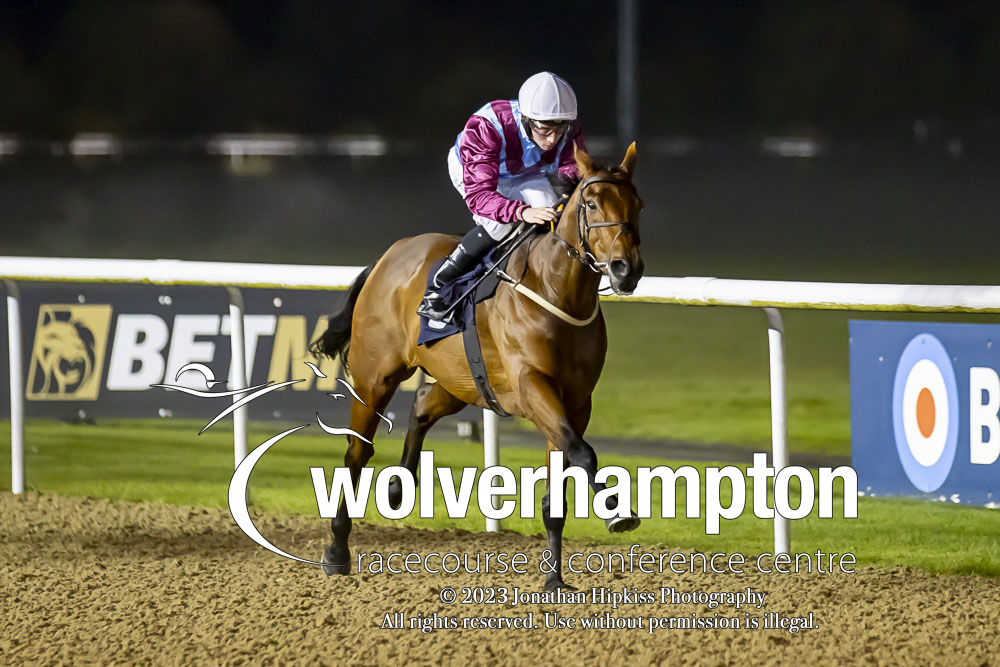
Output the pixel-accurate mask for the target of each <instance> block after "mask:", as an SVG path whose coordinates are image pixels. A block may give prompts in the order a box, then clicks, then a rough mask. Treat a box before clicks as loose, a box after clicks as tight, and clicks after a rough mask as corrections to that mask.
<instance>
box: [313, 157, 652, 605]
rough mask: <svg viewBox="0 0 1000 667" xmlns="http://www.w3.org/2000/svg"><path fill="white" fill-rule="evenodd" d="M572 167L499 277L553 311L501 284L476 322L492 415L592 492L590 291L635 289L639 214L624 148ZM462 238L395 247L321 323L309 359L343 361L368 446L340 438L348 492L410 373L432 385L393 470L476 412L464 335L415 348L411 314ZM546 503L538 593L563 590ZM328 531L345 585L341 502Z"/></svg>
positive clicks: (600, 320)
mask: <svg viewBox="0 0 1000 667" xmlns="http://www.w3.org/2000/svg"><path fill="white" fill-rule="evenodd" d="M574 157H575V160H576V164H577V167H578V168H579V174H580V179H581V180H580V182H579V183H578V185H577V186H576V188H575V190H574V191H573V193H572V195H571V197H570V199H569V201H568V202H567V204H566V205H565V207H564V208H563V211H562V214H561V215H560V217H559V220H558V223H557V224H556V225H555V228H554V229H553V230H551V231H549V232H547V233H542V234H537V235H535V236H534V237H533V238H532V239H531V241H530V242H528V243H523V244H522V245H521V246H519V247H518V248H517V249H516V250H515V251H514V252H513V254H512V255H511V258H510V261H509V263H508V266H507V271H506V272H507V274H508V275H509V276H521V277H520V278H519V281H518V282H520V284H521V285H523V286H524V287H527V288H528V289H530V290H533V291H534V292H535V293H536V295H540V296H541V297H542V299H544V300H545V301H546V302H548V305H549V306H550V308H548V309H547V308H543V307H542V306H541V305H540V304H539V303H536V302H535V301H533V300H530V299H529V298H526V297H525V296H524V295H523V294H522V293H519V292H518V291H517V290H516V289H515V288H514V287H513V286H512V285H511V284H508V283H506V282H503V283H501V284H500V286H499V287H498V289H497V291H496V294H495V295H494V297H493V298H492V299H490V300H487V301H484V302H482V303H479V304H478V305H477V306H476V313H475V314H476V323H477V326H478V329H479V337H480V341H481V345H482V354H483V359H484V361H485V363H486V367H487V372H488V376H489V379H490V383H491V385H492V387H493V390H494V393H495V397H496V399H497V401H498V402H499V404H500V406H501V407H502V409H503V410H505V411H507V412H508V413H510V414H513V415H517V416H521V417H524V418H527V419H529V420H530V421H532V422H533V423H534V424H535V425H536V426H537V427H538V429H539V431H540V432H541V433H543V434H544V435H545V438H546V440H547V449H546V455H545V457H546V465H548V461H549V454H550V453H551V452H553V451H556V450H559V451H561V452H563V454H564V456H565V459H566V461H567V463H568V465H574V466H579V467H581V468H583V469H584V471H585V472H586V474H587V479H588V482H589V484H590V486H591V488H592V489H593V490H594V492H595V493H597V492H598V491H600V490H602V489H604V488H605V485H604V484H602V483H599V482H597V481H596V480H595V475H596V474H597V455H596V453H595V452H594V449H593V447H591V446H590V445H589V444H588V443H587V442H586V441H585V440H584V439H583V434H584V431H585V430H586V429H587V425H588V423H589V421H590V414H591V407H592V394H593V391H594V388H595V387H596V385H597V381H598V378H599V377H600V375H601V370H602V368H603V366H604V359H605V354H606V352H607V330H606V327H605V323H604V316H603V313H601V311H600V302H599V294H598V287H599V283H600V279H601V275H602V274H603V275H606V276H607V277H608V278H609V281H610V285H611V289H612V290H613V291H614V292H615V293H616V294H619V295H622V294H630V293H631V292H632V291H634V289H635V287H636V284H637V283H638V281H639V278H640V277H641V276H642V272H643V268H644V266H643V261H642V258H641V256H640V253H639V229H638V221H639V211H640V210H641V208H642V202H641V200H640V198H639V195H638V193H637V192H636V189H635V186H634V185H633V184H632V178H633V176H634V174H635V168H636V162H637V151H636V145H635V143H634V142H633V143H632V145H631V146H629V148H628V150H627V152H626V154H625V157H624V159H623V160H622V162H621V164H620V165H616V166H605V167H602V166H598V165H595V164H594V163H593V162H592V160H591V158H590V156H589V155H587V153H586V152H585V151H583V150H582V149H579V148H575V150H574ZM458 238H459V237H457V236H453V235H445V234H423V235H420V236H416V237H411V238H405V239H402V240H399V241H397V242H396V243H395V244H393V245H392V246H391V247H390V248H389V249H388V250H387V251H386V252H385V253H384V254H383V255H382V256H381V257H380V258H379V259H378V260H377V261H376V262H375V263H374V264H372V265H370V266H369V267H367V268H366V269H365V270H364V271H362V272H361V274H360V275H359V276H358V278H357V279H356V280H355V282H354V283H353V284H352V286H351V287H350V289H349V291H348V293H347V299H346V301H345V303H344V305H343V306H342V309H341V310H340V311H339V312H337V313H335V314H334V315H332V316H330V318H329V320H328V323H329V326H328V328H327V330H326V332H325V333H324V334H323V335H322V336H321V337H320V338H318V339H317V340H315V341H313V343H312V344H311V346H310V349H311V350H312V352H313V354H315V355H317V356H319V355H321V354H323V355H327V356H329V357H331V358H333V357H334V356H336V355H339V356H340V357H341V359H342V361H343V362H344V365H345V366H346V367H347V368H348V369H349V371H350V373H351V377H352V378H353V383H354V388H355V391H356V392H357V394H358V397H359V398H360V399H361V401H354V402H353V404H352V408H351V430H352V431H354V432H355V433H356V434H359V435H361V436H363V438H364V439H361V438H358V437H355V436H353V435H349V436H348V438H347V440H348V448H347V452H346V454H345V455H344V464H345V466H346V467H347V468H349V469H350V473H351V476H352V480H353V482H354V485H355V488H356V487H357V481H358V476H359V474H360V470H361V468H362V467H363V466H365V464H366V463H367V462H368V460H369V459H370V458H371V457H372V456H373V455H374V453H375V449H374V446H373V444H371V441H372V439H373V437H374V435H375V431H376V428H377V426H378V423H379V419H380V417H379V414H380V413H381V412H383V411H384V410H385V408H386V406H387V405H388V403H389V399H390V398H391V397H392V395H393V393H394V392H395V391H396V388H397V387H398V386H399V384H400V383H401V382H403V381H404V380H405V379H407V378H408V377H410V376H411V375H412V374H413V373H414V372H415V371H416V369H418V368H420V369H423V370H424V371H425V372H426V373H428V374H429V375H431V376H432V377H433V378H434V379H435V380H436V382H433V383H427V384H424V385H423V386H422V387H421V388H420V389H418V390H417V392H416V395H415V397H414V402H413V409H412V412H411V414H410V418H409V425H408V428H407V432H406V438H405V441H404V445H403V454H402V457H401V461H400V465H402V466H405V467H406V468H407V469H408V470H409V471H410V472H411V473H413V475H414V479H416V474H417V463H418V460H419V456H420V451H421V448H422V446H423V442H424V437H425V436H426V435H427V432H428V430H429V429H430V428H431V427H432V426H433V425H434V424H435V423H436V422H437V421H438V420H439V419H441V418H442V417H445V416H447V415H451V414H454V413H456V412H458V411H459V410H461V409H462V408H463V407H464V406H466V405H469V404H471V405H477V406H480V407H486V402H485V400H484V398H483V397H482V395H481V394H480V392H479V391H478V390H477V387H476V384H475V382H474V380H473V377H472V374H471V372H470V370H469V367H468V364H467V363H466V359H465V352H464V346H463V341H462V336H461V335H453V336H450V337H447V338H444V339H442V340H439V341H438V342H436V343H434V344H433V345H432V346H430V347H426V346H418V345H417V335H418V333H419V327H420V322H419V318H418V316H417V314H416V310H417V306H418V305H419V304H420V301H421V298H422V297H423V295H424V289H425V286H426V283H427V275H428V271H429V270H430V268H431V266H432V265H433V264H435V262H436V261H439V260H440V259H441V258H443V257H445V256H447V255H448V254H449V253H450V252H451V251H452V250H453V249H454V248H455V246H456V244H457V241H458ZM600 258H603V259H600ZM551 306H554V307H555V308H554V309H553V308H551ZM553 310H555V311H556V312H558V311H562V313H561V314H562V315H564V316H567V317H559V316H557V315H556V314H553V312H552V311H553ZM398 482H399V480H398V478H394V479H393V480H392V484H391V485H390V488H389V491H390V494H389V499H390V503H391V504H392V506H393V507H394V508H398V506H399V504H400V502H401V497H402V490H401V485H400V484H399V483H398ZM560 486H562V487H563V488H561V489H556V490H555V492H556V493H558V494H560V497H559V498H558V499H557V500H558V501H559V502H561V503H563V504H562V505H561V506H562V507H565V491H566V489H565V485H564V484H562V485H560ZM552 493H553V489H551V488H548V489H547V490H546V494H545V496H544V497H543V499H542V521H543V524H544V526H545V530H546V534H547V537H548V545H549V549H550V550H551V552H552V555H553V558H552V562H553V563H555V564H556V567H555V568H554V569H553V571H552V572H551V573H548V574H547V576H546V579H545V590H548V591H552V590H555V589H558V588H566V589H572V587H571V586H568V585H567V584H566V583H565V582H564V581H563V577H562V533H563V527H564V525H565V522H566V519H565V512H564V513H563V516H562V517H559V518H557V517H554V516H551V512H550V508H551V502H552V501H551V500H550V495H551V494H552ZM614 503H615V499H614V498H613V497H612V498H611V500H610V501H609V502H608V508H609V509H612V510H614V509H616V506H612V505H613V504H614ZM606 525H607V528H608V530H609V531H611V532H624V531H628V530H634V529H635V528H637V527H638V525H639V518H638V517H637V516H635V514H634V513H631V515H630V516H621V515H620V514H619V515H618V516H616V517H614V518H612V519H608V520H606ZM331 528H332V532H333V542H332V544H331V545H330V546H328V547H327V548H326V550H325V552H324V556H323V561H322V562H323V569H324V572H326V574H328V575H331V574H350V571H351V557H350V550H349V548H348V538H349V536H350V533H351V518H350V517H349V516H348V514H347V510H346V508H345V505H344V501H343V500H342V501H341V504H340V506H339V509H338V511H337V514H336V515H335V517H334V518H333V520H332V524H331Z"/></svg>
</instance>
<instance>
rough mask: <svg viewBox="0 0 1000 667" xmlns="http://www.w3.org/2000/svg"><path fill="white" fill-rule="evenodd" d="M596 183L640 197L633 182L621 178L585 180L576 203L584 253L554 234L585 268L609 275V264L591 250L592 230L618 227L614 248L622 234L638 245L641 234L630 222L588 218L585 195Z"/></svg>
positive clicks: (570, 254) (601, 177) (605, 177)
mask: <svg viewBox="0 0 1000 667" xmlns="http://www.w3.org/2000/svg"><path fill="white" fill-rule="evenodd" d="M595 183H611V184H612V185H618V186H621V187H623V188H626V189H628V190H629V191H631V192H632V194H633V195H635V196H636V197H638V193H637V192H636V191H635V186H634V185H632V183H631V181H628V180H626V179H625V178H624V177H621V176H591V177H590V178H588V179H586V180H584V181H583V182H582V183H580V187H579V188H578V190H579V200H578V201H577V203H576V224H577V232H578V234H579V236H580V245H581V246H582V249H583V252H581V251H580V250H579V249H577V248H576V246H574V245H573V244H571V243H570V242H569V241H567V240H566V239H564V238H563V237H561V236H559V234H558V233H556V232H555V231H553V232H552V234H553V235H554V236H555V237H556V239H557V240H558V241H559V242H560V243H562V244H563V245H564V246H566V252H567V253H568V254H569V256H570V257H572V258H573V259H575V260H577V261H578V262H580V263H582V264H583V265H584V266H586V267H587V268H589V269H590V270H591V271H594V272H595V273H603V274H604V275H608V262H607V261H604V262H601V261H599V260H598V259H597V257H596V256H595V255H594V253H593V252H591V250H590V230H591V229H595V228H597V227H618V233H617V234H615V238H614V239H612V241H611V245H612V246H614V244H615V242H617V241H618V237H619V236H621V235H622V234H632V235H633V236H635V238H636V245H638V244H639V232H638V230H637V229H636V225H635V223H634V222H630V221H627V220H625V221H620V222H608V221H604V220H602V221H599V222H591V221H590V218H589V217H588V216H587V204H586V202H585V201H584V199H583V193H584V191H586V189H587V188H589V187H590V186H591V185H594V184H595Z"/></svg>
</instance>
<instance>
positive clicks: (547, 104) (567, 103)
mask: <svg viewBox="0 0 1000 667" xmlns="http://www.w3.org/2000/svg"><path fill="white" fill-rule="evenodd" d="M517 103H518V106H520V108H521V114H522V115H524V116H527V117H528V118H532V119H534V120H575V119H576V93H574V92H573V88H572V87H571V86H570V85H569V84H568V83H566V81H565V79H562V78H561V77H558V76H556V75H555V74H553V73H551V72H539V73H538V74H535V75H533V76H530V77H528V80H527V81H525V82H524V83H523V84H521V90H520V92H519V93H518V94H517Z"/></svg>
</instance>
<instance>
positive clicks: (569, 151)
mask: <svg viewBox="0 0 1000 667" xmlns="http://www.w3.org/2000/svg"><path fill="white" fill-rule="evenodd" d="M574 141H575V142H576V145H577V147H578V148H579V149H580V150H582V151H585V150H587V144H586V143H584V141H583V132H582V131H581V130H580V121H578V120H574V121H573V125H571V126H570V128H569V137H568V138H567V140H566V145H565V146H563V150H562V153H560V154H559V175H560V176H561V177H563V178H565V179H566V180H569V181H573V182H576V181H579V180H580V170H579V169H578V168H577V166H576V158H574V157H573V142H574Z"/></svg>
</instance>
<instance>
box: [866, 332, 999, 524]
mask: <svg viewBox="0 0 1000 667" xmlns="http://www.w3.org/2000/svg"><path fill="white" fill-rule="evenodd" d="M850 351H851V441H852V444H851V451H852V459H853V466H854V468H855V470H857V473H858V488H859V490H860V491H862V492H864V493H866V494H869V495H876V496H884V495H913V496H922V497H926V498H932V499H935V500H943V501H949V502H954V503H964V504H975V505H987V506H991V507H993V506H996V504H997V503H998V502H1000V418H998V412H1000V374H998V371H1000V325H993V324H990V325H987V324H943V323H936V324H929V323H918V322H865V321H852V322H851V323H850Z"/></svg>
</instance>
